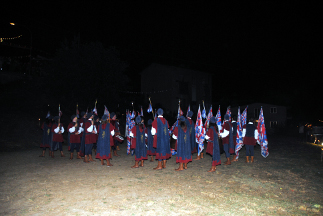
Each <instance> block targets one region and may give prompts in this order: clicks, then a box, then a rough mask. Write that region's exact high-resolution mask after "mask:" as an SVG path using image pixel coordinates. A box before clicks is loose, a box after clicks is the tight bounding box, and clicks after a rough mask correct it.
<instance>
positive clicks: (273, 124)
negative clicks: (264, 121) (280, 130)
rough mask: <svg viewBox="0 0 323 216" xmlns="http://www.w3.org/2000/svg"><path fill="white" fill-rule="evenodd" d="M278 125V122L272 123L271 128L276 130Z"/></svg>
mask: <svg viewBox="0 0 323 216" xmlns="http://www.w3.org/2000/svg"><path fill="white" fill-rule="evenodd" d="M277 125H278V122H277V121H270V127H271V128H275V127H277Z"/></svg>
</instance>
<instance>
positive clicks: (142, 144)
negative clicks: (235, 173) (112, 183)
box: [40, 108, 258, 172]
mask: <svg viewBox="0 0 323 216" xmlns="http://www.w3.org/2000/svg"><path fill="white" fill-rule="evenodd" d="M157 114H158V116H157V117H156V118H155V119H154V120H152V119H149V120H148V122H147V127H146V126H145V123H144V118H143V116H140V115H138V116H137V117H135V119H134V120H135V126H134V127H132V129H131V130H130V131H129V136H130V137H131V145H130V148H131V149H132V151H133V153H134V155H135V164H134V165H133V166H132V168H139V167H143V166H144V161H145V160H148V156H150V161H151V162H153V161H155V160H157V166H156V167H155V168H154V170H162V169H165V168H166V163H167V159H169V158H170V157H172V152H171V144H170V143H171V139H172V140H174V141H175V145H174V149H175V151H176V153H177V154H176V163H179V167H178V168H177V169H175V170H176V171H182V170H185V169H187V164H188V163H189V162H192V154H193V153H196V152H197V149H198V145H197V142H196V137H195V130H196V128H195V123H194V121H193V120H192V116H193V112H192V111H189V112H188V113H187V117H184V116H180V117H179V118H178V124H177V126H176V127H175V128H174V130H173V131H172V133H171V135H170V133H169V124H168V121H167V120H166V119H165V118H164V117H163V110H162V109H161V108H160V109H158V110H157ZM236 128H237V127H236V120H235V118H234V117H233V120H232V121H229V116H228V115H227V114H226V115H225V116H224V122H223V125H222V127H221V128H218V126H217V122H216V118H215V117H211V119H210V122H209V127H208V128H207V130H206V134H205V140H206V142H207V148H206V153H208V154H210V155H211V156H212V165H211V169H210V170H209V171H208V172H214V171H216V166H218V165H220V164H221V158H220V154H221V152H220V142H219V139H222V144H223V150H224V152H225V157H226V159H227V160H226V162H225V163H224V165H231V162H235V161H237V160H238V157H236V155H235V140H236V139H235V135H236ZM42 129H43V139H42V143H41V147H42V148H43V151H42V154H41V155H40V157H44V156H45V152H46V148H49V154H50V156H51V157H54V152H55V151H56V150H57V149H59V150H60V153H61V156H62V157H64V154H63V149H62V142H63V133H64V132H65V130H64V127H63V124H62V123H60V117H59V116H56V117H52V116H47V118H46V122H44V123H43V125H42ZM67 132H68V150H69V151H70V160H72V159H73V154H74V151H76V152H77V159H82V157H83V158H84V162H86V163H89V162H91V161H94V159H93V157H92V152H93V149H94V152H95V154H94V155H95V158H96V159H99V160H100V161H101V164H102V165H104V160H106V165H107V166H113V165H112V164H111V163H110V159H111V157H112V156H111V152H113V154H114V156H119V155H118V154H117V150H120V148H119V144H120V143H122V142H123V138H122V137H121V136H120V131H119V123H118V121H117V119H116V114H115V113H111V114H110V115H106V114H104V115H103V116H102V117H101V119H99V117H98V116H96V115H95V114H94V113H92V112H89V113H85V112H82V113H81V118H80V119H78V118H77V116H76V115H72V116H71V122H70V123H69V124H68V127H67ZM242 136H243V143H244V145H245V146H246V162H247V163H250V162H251V163H253V162H254V146H255V145H256V142H257V137H258V131H257V129H256V127H255V126H254V124H253V119H252V118H251V119H249V123H248V124H246V125H244V127H243V133H242ZM231 154H233V159H231ZM202 158H204V154H203V152H200V154H198V155H197V157H196V159H195V160H200V159H202Z"/></svg>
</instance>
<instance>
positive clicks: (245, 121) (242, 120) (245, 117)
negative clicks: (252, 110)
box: [241, 106, 248, 128]
mask: <svg viewBox="0 0 323 216" xmlns="http://www.w3.org/2000/svg"><path fill="white" fill-rule="evenodd" d="M247 110H248V106H247V107H246V108H245V109H244V111H243V113H242V115H241V127H242V128H243V126H244V125H245V124H247Z"/></svg>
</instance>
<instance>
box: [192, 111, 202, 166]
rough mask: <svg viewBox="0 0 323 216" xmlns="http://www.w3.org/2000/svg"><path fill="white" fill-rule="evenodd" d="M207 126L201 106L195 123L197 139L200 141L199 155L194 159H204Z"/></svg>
mask: <svg viewBox="0 0 323 216" xmlns="http://www.w3.org/2000/svg"><path fill="white" fill-rule="evenodd" d="M204 138H205V128H204V127H203V122H202V114H201V108H200V106H199V109H198V112H197V119H196V123H195V140H196V142H197V143H198V149H197V156H196V158H195V159H194V160H200V159H203V150H204V143H203V142H204Z"/></svg>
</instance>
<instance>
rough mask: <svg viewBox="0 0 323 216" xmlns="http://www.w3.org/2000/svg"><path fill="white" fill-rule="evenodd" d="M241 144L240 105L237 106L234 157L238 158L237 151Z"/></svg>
mask: <svg viewBox="0 0 323 216" xmlns="http://www.w3.org/2000/svg"><path fill="white" fill-rule="evenodd" d="M242 146H243V142H242V126H241V115H240V107H239V108H238V117H237V137H236V149H235V153H236V159H238V158H239V151H240V149H241V148H242Z"/></svg>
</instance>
